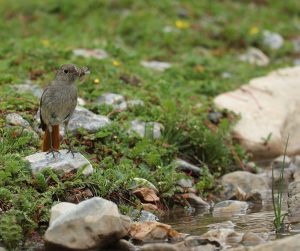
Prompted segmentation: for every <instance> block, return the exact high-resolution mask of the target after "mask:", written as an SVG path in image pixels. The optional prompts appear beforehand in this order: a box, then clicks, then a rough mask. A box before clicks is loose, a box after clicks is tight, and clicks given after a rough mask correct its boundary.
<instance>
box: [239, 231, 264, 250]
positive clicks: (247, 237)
mask: <svg viewBox="0 0 300 251" xmlns="http://www.w3.org/2000/svg"><path fill="white" fill-rule="evenodd" d="M265 242H266V241H265V240H264V239H263V238H261V237H260V236H259V235H257V234H255V233H253V232H250V231H247V232H246V233H245V234H244V236H243V238H242V241H241V244H243V245H244V246H255V245H258V244H262V243H265Z"/></svg>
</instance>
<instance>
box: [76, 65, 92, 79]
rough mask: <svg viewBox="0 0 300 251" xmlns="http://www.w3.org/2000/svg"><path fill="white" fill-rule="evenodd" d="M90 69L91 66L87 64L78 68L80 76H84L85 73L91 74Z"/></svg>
mask: <svg viewBox="0 0 300 251" xmlns="http://www.w3.org/2000/svg"><path fill="white" fill-rule="evenodd" d="M90 73H91V72H90V70H89V68H87V67H86V66H84V67H81V68H79V70H78V76H79V77H83V76H84V75H88V74H90Z"/></svg>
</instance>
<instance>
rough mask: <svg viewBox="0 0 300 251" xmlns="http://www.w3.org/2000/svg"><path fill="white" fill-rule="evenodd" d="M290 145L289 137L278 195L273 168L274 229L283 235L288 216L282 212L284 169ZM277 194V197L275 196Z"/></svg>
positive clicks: (281, 169)
mask: <svg viewBox="0 0 300 251" xmlns="http://www.w3.org/2000/svg"><path fill="white" fill-rule="evenodd" d="M288 143H289V136H288V138H287V140H286V144H285V149H284V156H283V161H282V165H281V168H280V176H279V184H278V189H277V193H276V192H275V189H276V187H275V178H274V167H272V202H273V209H274V215H275V219H274V227H275V231H276V233H277V234H278V233H283V232H284V218H285V216H286V213H283V210H282V202H283V193H284V177H283V174H284V168H285V157H286V151H287V146H288ZM275 193H276V195H275Z"/></svg>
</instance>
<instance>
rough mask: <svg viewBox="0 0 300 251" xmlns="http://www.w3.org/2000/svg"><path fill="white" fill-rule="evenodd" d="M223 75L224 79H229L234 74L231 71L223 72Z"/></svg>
mask: <svg viewBox="0 0 300 251" xmlns="http://www.w3.org/2000/svg"><path fill="white" fill-rule="evenodd" d="M221 77H222V78H224V79H228V78H231V77H232V74H231V73H230V72H226V71H225V72H222V74H221Z"/></svg>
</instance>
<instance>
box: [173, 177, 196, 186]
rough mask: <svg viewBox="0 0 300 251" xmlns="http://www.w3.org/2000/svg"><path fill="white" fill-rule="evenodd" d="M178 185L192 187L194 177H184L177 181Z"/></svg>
mask: <svg viewBox="0 0 300 251" xmlns="http://www.w3.org/2000/svg"><path fill="white" fill-rule="evenodd" d="M177 185H178V186H181V187H182V188H190V187H193V185H194V182H193V180H192V179H189V178H182V179H180V180H178V181H177Z"/></svg>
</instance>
